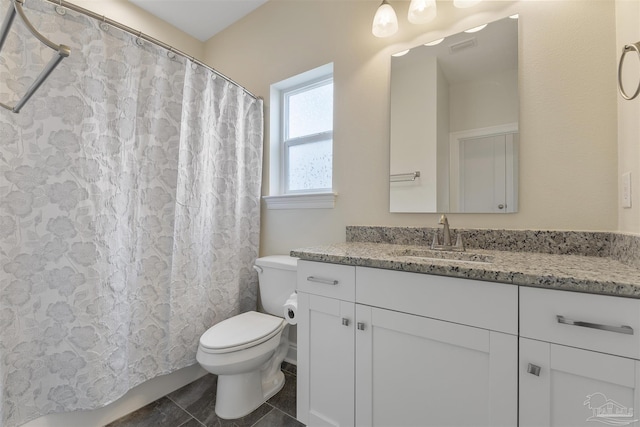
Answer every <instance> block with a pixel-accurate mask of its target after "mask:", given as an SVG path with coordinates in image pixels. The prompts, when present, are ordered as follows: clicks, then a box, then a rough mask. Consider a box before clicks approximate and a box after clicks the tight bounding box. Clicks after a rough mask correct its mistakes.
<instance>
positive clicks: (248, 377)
mask: <svg viewBox="0 0 640 427" xmlns="http://www.w3.org/2000/svg"><path fill="white" fill-rule="evenodd" d="M297 262H298V259H297V258H293V257H290V256H287V255H272V256H267V257H263V258H258V259H256V262H255V265H254V268H255V269H256V270H257V271H258V280H259V284H260V302H261V303H262V307H263V308H264V310H265V311H266V312H267V313H269V314H265V313H259V312H257V311H249V312H246V313H242V314H239V315H237V316H234V317H231V318H229V319H226V320H223V321H222V322H220V323H218V324H216V325H214V326H212V327H211V328H209V329H208V330H207V331H206V332H205V333H204V334H202V336H201V337H200V344H199V345H198V353H197V355H196V359H197V360H198V363H200V365H202V367H203V368H204V369H206V370H207V371H209V372H211V373H212V374H216V375H218V391H217V393H216V406H215V411H216V414H217V415H218V416H219V417H220V418H223V419H232V418H240V417H243V416H245V415H247V414H249V413H250V412H252V411H254V410H255V409H257V408H258V407H259V406H260V405H262V404H263V403H264V402H266V401H267V400H268V399H269V398H270V397H271V396H273V395H274V394H276V393H277V392H279V391H280V390H281V389H282V386H284V374H283V373H282V371H281V370H280V365H281V364H282V361H283V360H284V358H285V356H286V354H287V351H288V348H289V339H288V333H289V324H288V323H287V322H286V321H285V320H284V318H283V315H284V309H283V306H284V303H285V301H286V300H287V299H288V298H289V296H290V295H291V293H292V292H294V291H295V289H296V267H297Z"/></svg>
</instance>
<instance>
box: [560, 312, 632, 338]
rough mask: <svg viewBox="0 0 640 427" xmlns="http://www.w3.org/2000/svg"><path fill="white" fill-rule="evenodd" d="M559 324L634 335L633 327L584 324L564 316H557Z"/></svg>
mask: <svg viewBox="0 0 640 427" xmlns="http://www.w3.org/2000/svg"><path fill="white" fill-rule="evenodd" d="M556 318H557V319H558V323H562V324H564V325H573V326H582V327H583V328H591V329H600V330H601V331H609V332H617V333H619V334H626V335H633V328H632V327H631V326H626V325H622V326H611V325H601V324H599V323H589V322H582V321H580V320H571V319H566V318H565V317H564V316H560V315H556Z"/></svg>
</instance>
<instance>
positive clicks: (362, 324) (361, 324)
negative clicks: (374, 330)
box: [357, 322, 364, 331]
mask: <svg viewBox="0 0 640 427" xmlns="http://www.w3.org/2000/svg"><path fill="white" fill-rule="evenodd" d="M357 328H358V330H360V331H364V323H362V322H358V324H357Z"/></svg>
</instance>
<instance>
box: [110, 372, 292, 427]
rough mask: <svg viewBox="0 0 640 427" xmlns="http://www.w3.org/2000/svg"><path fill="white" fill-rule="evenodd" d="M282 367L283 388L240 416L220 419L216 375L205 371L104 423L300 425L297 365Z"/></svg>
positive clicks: (122, 426) (142, 426)
mask: <svg viewBox="0 0 640 427" xmlns="http://www.w3.org/2000/svg"><path fill="white" fill-rule="evenodd" d="M282 370H283V372H284V375H285V385H284V387H283V388H282V390H280V392H279V393H278V394H276V395H275V396H273V397H272V398H271V399H269V400H268V401H267V402H266V403H265V404H263V405H262V406H260V407H259V408H258V409H256V410H255V411H253V412H252V413H250V414H249V415H247V416H246V417H243V418H239V419H235V420H223V419H220V418H218V416H216V414H215V412H214V410H213V408H214V406H215V401H216V385H217V377H216V376H215V375H212V374H207V375H205V376H204V377H202V378H200V379H198V380H196V381H194V382H192V383H191V384H188V385H186V386H184V387H182V388H181V389H178V390H176V391H174V392H173V393H170V394H168V395H166V396H164V397H162V398H160V399H158V400H156V401H155V402H152V403H150V404H148V405H147V406H145V407H144V408H140V409H139V410H137V411H136V412H132V413H131V414H129V415H127V416H124V417H122V418H120V419H118V420H116V421H114V422H112V423H111V424H108V425H107V426H106V427H159V426H162V427H203V426H205V427H301V426H303V424H301V423H300V422H298V421H297V420H296V418H295V417H296V367H295V365H292V364H290V363H286V362H285V363H283V364H282Z"/></svg>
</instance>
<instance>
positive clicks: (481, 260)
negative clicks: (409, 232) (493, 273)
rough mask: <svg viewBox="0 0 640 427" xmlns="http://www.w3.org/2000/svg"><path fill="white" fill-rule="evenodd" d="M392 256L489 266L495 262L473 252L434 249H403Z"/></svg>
mask: <svg viewBox="0 0 640 427" xmlns="http://www.w3.org/2000/svg"><path fill="white" fill-rule="evenodd" d="M392 256H396V257H402V258H417V259H421V260H424V261H429V260H431V261H447V262H455V263H459V262H463V263H474V264H489V263H491V262H492V261H493V257H492V256H490V255H483V254H475V253H473V252H453V251H434V250H432V249H403V250H399V251H394V252H393V253H392Z"/></svg>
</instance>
